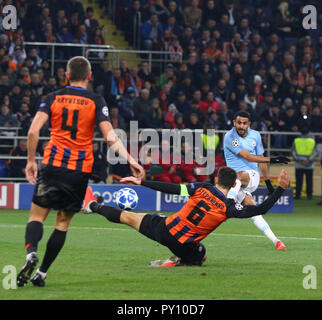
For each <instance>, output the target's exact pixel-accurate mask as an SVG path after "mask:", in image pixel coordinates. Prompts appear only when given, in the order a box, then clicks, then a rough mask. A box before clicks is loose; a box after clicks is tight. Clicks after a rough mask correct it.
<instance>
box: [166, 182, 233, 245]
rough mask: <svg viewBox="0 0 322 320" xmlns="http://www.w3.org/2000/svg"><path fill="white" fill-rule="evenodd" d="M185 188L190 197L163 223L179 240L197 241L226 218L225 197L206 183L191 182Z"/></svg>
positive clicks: (184, 241)
mask: <svg viewBox="0 0 322 320" xmlns="http://www.w3.org/2000/svg"><path fill="white" fill-rule="evenodd" d="M187 189H188V193H189V195H190V199H189V200H188V201H187V203H186V204H185V205H184V206H183V207H182V209H181V210H180V211H179V212H177V213H176V214H174V215H172V216H170V217H168V218H167V219H166V221H165V224H166V225H167V229H168V230H169V232H170V233H171V234H172V235H173V236H174V237H175V238H176V239H177V240H178V241H179V242H181V243H189V242H199V241H201V240H202V239H203V238H205V237H206V236H207V235H208V234H209V233H210V232H212V231H213V230H214V229H216V228H217V227H218V226H219V225H220V224H221V223H222V222H224V221H225V220H226V219H227V216H226V210H227V205H226V200H227V198H226V197H225V196H224V195H223V194H222V193H221V192H220V191H219V190H218V189H216V188H215V187H214V186H213V185H212V184H208V183H195V184H194V183H191V184H188V185H187Z"/></svg>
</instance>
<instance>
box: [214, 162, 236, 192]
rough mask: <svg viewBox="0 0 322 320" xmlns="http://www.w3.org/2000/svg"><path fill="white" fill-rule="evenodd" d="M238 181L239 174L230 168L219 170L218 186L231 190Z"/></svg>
mask: <svg viewBox="0 0 322 320" xmlns="http://www.w3.org/2000/svg"><path fill="white" fill-rule="evenodd" d="M236 179H237V173H236V171H235V170H234V169H232V168H229V167H221V168H220V169H219V170H218V185H219V186H221V187H223V188H225V189H227V190H229V189H230V188H231V187H232V186H233V185H234V183H235V181H236Z"/></svg>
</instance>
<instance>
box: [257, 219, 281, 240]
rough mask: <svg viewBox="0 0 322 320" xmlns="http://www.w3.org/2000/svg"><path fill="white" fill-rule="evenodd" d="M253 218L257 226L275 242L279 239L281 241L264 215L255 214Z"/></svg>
mask: <svg viewBox="0 0 322 320" xmlns="http://www.w3.org/2000/svg"><path fill="white" fill-rule="evenodd" d="M251 219H252V220H253V222H254V224H255V226H256V227H257V228H258V229H259V230H260V231H262V232H263V233H264V234H265V236H266V237H267V238H268V239H270V240H271V241H272V242H273V243H274V244H276V242H277V241H279V240H278V239H277V238H276V236H275V234H274V233H273V231H272V230H271V228H270V227H269V225H268V224H267V222H266V221H265V220H264V218H263V216H255V217H251Z"/></svg>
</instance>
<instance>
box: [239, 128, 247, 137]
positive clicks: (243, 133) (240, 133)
mask: <svg viewBox="0 0 322 320" xmlns="http://www.w3.org/2000/svg"><path fill="white" fill-rule="evenodd" d="M236 131H237V133H238V135H240V136H241V137H242V138H245V137H246V136H247V129H246V130H245V129H236Z"/></svg>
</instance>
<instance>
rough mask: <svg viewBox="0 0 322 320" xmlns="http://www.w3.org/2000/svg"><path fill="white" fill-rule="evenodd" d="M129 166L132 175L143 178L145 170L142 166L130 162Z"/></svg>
mask: <svg viewBox="0 0 322 320" xmlns="http://www.w3.org/2000/svg"><path fill="white" fill-rule="evenodd" d="M130 167H131V171H132V173H133V176H134V177H137V178H139V179H143V177H144V173H145V171H144V169H143V167H142V166H140V165H139V164H138V163H131V164H130Z"/></svg>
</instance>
